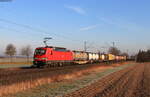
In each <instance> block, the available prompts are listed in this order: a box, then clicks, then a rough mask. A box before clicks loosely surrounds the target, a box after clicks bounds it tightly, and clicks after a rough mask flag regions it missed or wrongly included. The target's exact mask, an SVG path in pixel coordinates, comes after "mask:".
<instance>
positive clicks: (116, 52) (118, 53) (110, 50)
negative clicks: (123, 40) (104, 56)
mask: <svg viewBox="0 0 150 97" xmlns="http://www.w3.org/2000/svg"><path fill="white" fill-rule="evenodd" d="M108 53H111V54H113V55H123V56H127V57H129V55H128V53H126V52H121V51H120V50H119V49H118V48H117V47H110V48H109V50H108Z"/></svg>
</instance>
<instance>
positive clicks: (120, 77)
mask: <svg viewBox="0 0 150 97" xmlns="http://www.w3.org/2000/svg"><path fill="white" fill-rule="evenodd" d="M149 69H150V64H149V65H148V64H138V65H136V66H133V67H128V68H126V69H123V70H121V71H118V72H115V73H113V74H111V75H108V76H107V77H104V78H103V79H101V80H99V81H97V82H95V83H93V84H91V85H89V86H87V87H84V88H81V89H79V90H77V91H74V92H72V93H70V94H67V95H65V96H64V97H150V88H149V87H150V77H149V75H150V70H149Z"/></svg>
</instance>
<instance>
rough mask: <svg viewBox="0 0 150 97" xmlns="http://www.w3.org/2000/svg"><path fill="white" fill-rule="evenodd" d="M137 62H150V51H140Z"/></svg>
mask: <svg viewBox="0 0 150 97" xmlns="http://www.w3.org/2000/svg"><path fill="white" fill-rule="evenodd" d="M136 61H137V62H150V49H149V50H147V51H141V50H140V51H139V52H138V54H137V57H136Z"/></svg>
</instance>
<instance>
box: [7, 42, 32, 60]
mask: <svg viewBox="0 0 150 97" xmlns="http://www.w3.org/2000/svg"><path fill="white" fill-rule="evenodd" d="M16 53H17V50H16V47H15V46H14V45H13V44H8V45H7V47H6V50H5V54H6V55H8V56H10V57H11V59H12V57H13V56H14V55H16ZM20 54H21V55H23V56H26V57H27V60H29V57H30V56H31V55H32V49H31V46H30V45H27V46H24V47H22V48H21V51H20Z"/></svg>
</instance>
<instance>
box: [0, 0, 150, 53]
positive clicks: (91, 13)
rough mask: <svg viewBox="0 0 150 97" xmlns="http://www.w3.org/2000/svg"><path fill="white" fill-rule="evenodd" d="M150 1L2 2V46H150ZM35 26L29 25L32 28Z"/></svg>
mask: <svg viewBox="0 0 150 97" xmlns="http://www.w3.org/2000/svg"><path fill="white" fill-rule="evenodd" d="M149 4H150V1H149V0H12V2H0V50H1V52H4V49H5V47H6V45H7V44H8V43H13V44H15V45H16V46H17V48H18V49H20V48H21V47H22V46H25V45H27V44H30V45H31V46H32V47H33V48H35V47H37V46H41V45H43V43H42V40H43V38H44V37H47V36H50V37H53V40H51V41H50V42H49V44H50V45H54V46H63V47H67V48H69V49H80V50H81V49H83V42H84V41H87V45H91V46H92V47H90V48H89V50H91V51H92V50H93V51H97V50H101V51H104V49H107V48H108V47H109V46H112V42H113V41H114V42H115V45H116V46H117V47H118V48H120V49H121V50H122V51H127V49H128V50H129V52H130V53H135V52H136V51H138V50H139V49H147V48H150V42H149V41H150V19H149V18H150V12H149V11H150V6H149ZM29 26H30V27H31V28H30V27H29Z"/></svg>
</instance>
